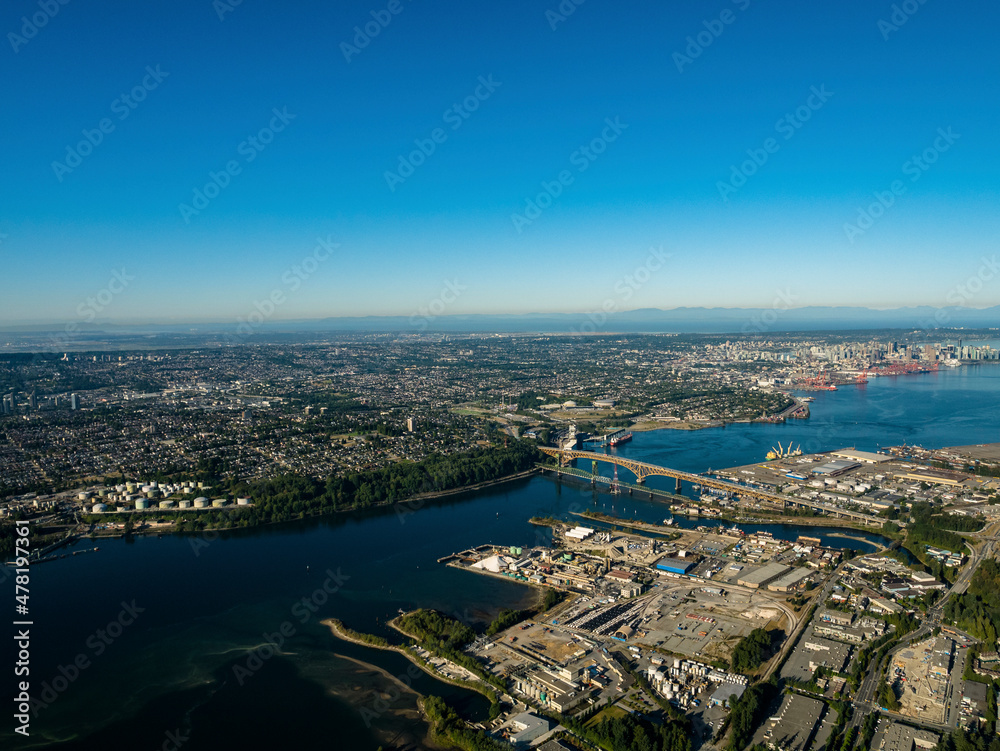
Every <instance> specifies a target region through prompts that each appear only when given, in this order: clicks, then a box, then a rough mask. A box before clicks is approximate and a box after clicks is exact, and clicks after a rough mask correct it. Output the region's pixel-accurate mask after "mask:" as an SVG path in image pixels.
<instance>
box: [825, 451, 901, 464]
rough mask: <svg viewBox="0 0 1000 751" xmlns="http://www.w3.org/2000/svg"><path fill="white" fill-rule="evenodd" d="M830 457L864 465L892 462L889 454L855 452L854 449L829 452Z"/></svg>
mask: <svg viewBox="0 0 1000 751" xmlns="http://www.w3.org/2000/svg"><path fill="white" fill-rule="evenodd" d="M830 456H836V457H837V458H838V459H849V460H851V461H853V462H864V463H865V464H882V463H883V462H891V461H892V457H891V456H890V455H889V454H873V453H871V452H870V451H855V450H854V449H841V450H840V451H831V452H830Z"/></svg>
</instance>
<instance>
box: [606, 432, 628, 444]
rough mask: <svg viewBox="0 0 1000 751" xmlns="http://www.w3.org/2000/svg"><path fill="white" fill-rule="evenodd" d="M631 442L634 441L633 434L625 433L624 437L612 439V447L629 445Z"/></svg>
mask: <svg viewBox="0 0 1000 751" xmlns="http://www.w3.org/2000/svg"><path fill="white" fill-rule="evenodd" d="M631 440H632V434H631V433H625V434H624V435H619V436H615V437H614V438H612V439H611V442H610V443H611V445H612V446H620V445H621V444H623V443H628V442H629V441H631Z"/></svg>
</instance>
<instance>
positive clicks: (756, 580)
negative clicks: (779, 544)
mask: <svg viewBox="0 0 1000 751" xmlns="http://www.w3.org/2000/svg"><path fill="white" fill-rule="evenodd" d="M789 571H791V569H790V568H789V567H788V566H782V565H781V564H780V563H769V564H767V565H766V566H762V567H761V568H759V569H757V570H755V571H751V572H749V573H746V574H744V575H743V576H741V577H740V578H739V579H737V580H736V583H737V584H739V585H740V586H741V587H750V588H751V589H758V588H760V587H761V586H763V585H765V584H767V583H768V582H770V581H771V580H773V579H777V578H778V577H779V576H783V575H785V574H786V573H788V572H789Z"/></svg>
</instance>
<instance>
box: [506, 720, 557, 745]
mask: <svg viewBox="0 0 1000 751" xmlns="http://www.w3.org/2000/svg"><path fill="white" fill-rule="evenodd" d="M510 725H511V729H512V730H513V731H514V732H513V733H511V734H510V742H511V743H512V744H514V747H515V748H524V747H526V746H529V745H531V742H532V741H536V740H538V739H539V738H541V737H542V736H543V735H545V734H546V733H547V732H549V730H551V729H552V722H551V721H549V720H548V719H546V718H544V717H539V716H538V715H535V714H532V713H531V712H521V714H519V715H517V716H516V717H514V718H512V719H511V721H510Z"/></svg>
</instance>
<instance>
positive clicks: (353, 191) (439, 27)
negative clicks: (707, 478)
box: [0, 0, 1000, 323]
mask: <svg viewBox="0 0 1000 751" xmlns="http://www.w3.org/2000/svg"><path fill="white" fill-rule="evenodd" d="M231 1H232V0H219V2H217V3H215V5H213V2H212V0H170V1H166V0H148V1H147V2H142V3H134V2H107V1H103V2H102V1H101V0H93V1H92V2H84V1H83V0H74V1H73V2H70V3H69V4H68V5H64V6H59V11H58V13H57V14H56V15H55V16H54V17H51V18H43V17H44V16H45V12H44V11H42V10H40V6H39V5H38V3H37V1H36V2H29V1H28V0H12V1H11V2H9V3H6V4H5V5H4V8H3V10H2V12H0V20H2V22H0V30H2V31H3V32H4V34H5V36H6V38H5V40H4V41H3V42H2V43H0V76H2V82H3V83H2V87H3V89H2V90H3V92H4V104H5V106H4V107H3V109H2V114H0V120H2V126H0V127H2V143H3V148H2V155H3V162H2V173H0V233H2V242H0V268H2V269H3V273H2V274H0V296H2V299H3V300H4V303H3V307H2V308H0V311H2V315H0V319H2V322H4V323H11V322H19V321H55V322H61V321H72V320H80V317H81V315H82V314H81V313H80V306H81V305H83V304H86V301H87V300H88V298H92V297H94V296H95V295H98V294H100V293H101V291H102V290H104V289H106V288H107V286H108V283H109V280H110V279H111V278H112V277H111V274H112V271H113V270H118V271H119V272H120V271H121V269H123V268H124V269H125V273H126V275H127V276H128V277H134V279H132V280H131V281H129V283H128V285H127V286H126V287H124V289H121V291H119V292H117V294H115V295H113V296H112V301H111V303H110V304H109V305H107V306H103V305H102V306H101V307H102V310H101V311H100V315H99V317H98V318H99V320H115V321H202V320H215V321H233V320H235V319H236V318H237V317H238V316H246V315H247V314H248V313H249V312H250V311H252V310H253V305H254V302H255V301H260V300H263V299H264V298H266V297H267V296H268V295H269V294H271V293H272V291H278V292H279V293H280V295H283V297H282V298H281V299H282V302H281V303H280V304H279V306H278V307H277V308H276V310H275V312H274V314H273V317H274V319H276V320H277V319H287V318H308V317H320V316H341V315H350V316H353V315H372V314H375V315H379V314H392V315H409V314H410V313H412V312H413V311H415V310H417V309H418V308H419V306H422V305H427V304H428V303H430V302H431V301H433V300H435V299H438V298H439V296H440V294H441V292H442V290H443V289H444V288H445V282H446V280H452V281H457V282H458V284H459V285H460V286H461V287H464V290H463V291H462V292H461V293H460V294H459V295H458V296H457V299H455V300H454V302H451V303H449V305H448V308H447V312H449V313H467V312H484V313H496V312H532V311H582V310H591V309H594V308H595V307H599V306H600V305H601V303H602V301H604V300H607V299H614V300H616V304H621V305H622V307H627V308H637V307H660V308H672V307H677V306H684V305H687V306H698V305H704V306H760V307H767V306H770V305H771V304H772V302H773V301H774V299H775V295H776V294H777V292H778V291H784V290H787V291H790V292H791V293H792V294H793V295H794V297H795V304H796V305H837V304H839V305H866V306H873V307H895V306H900V305H916V304H931V305H946V304H948V301H947V299H946V298H947V296H948V295H949V293H951V292H952V291H953V290H954V288H955V286H956V285H958V284H962V283H964V282H965V281H966V280H967V279H968V278H969V277H970V276H971V275H974V274H976V273H977V272H979V271H980V269H981V267H982V265H983V262H982V260H981V258H982V257H983V256H986V257H987V258H989V257H991V256H993V255H994V254H995V253H997V252H998V248H997V238H998V237H1000V212H998V211H997V199H998V190H997V185H998V180H997V176H998V174H1000V139H998V138H997V133H998V131H1000V127H998V126H1000V96H998V94H1000V58H998V56H997V54H996V43H995V42H996V37H995V31H996V29H997V27H998V25H1000V9H998V8H997V6H996V4H995V3H988V2H970V3H962V4H959V5H956V4H955V3H947V2H944V0H927V1H926V2H925V3H924V4H923V5H920V4H919V3H918V2H913V5H912V7H914V8H917V10H916V12H915V13H913V15H912V16H911V17H908V18H906V22H905V23H904V24H902V25H899V26H898V28H895V29H893V28H890V27H888V26H886V25H883V26H882V28H880V26H879V21H880V20H884V21H888V22H890V23H892V12H893V11H892V8H891V4H890V3H888V2H886V3H879V2H870V1H869V2H861V1H860V0H845V1H844V2H838V3H804V2H792V0H772V1H771V2H763V1H762V0H738V1H736V2H732V1H731V0H714V1H713V2H692V3H662V4H656V6H655V7H652V6H653V4H652V3H613V2H608V0H586V2H583V3H582V4H581V5H580V6H579V7H577V8H576V10H575V11H574V12H573V13H572V14H571V15H569V16H566V17H565V19H564V20H560V19H559V18H558V17H557V16H556V15H553V14H550V15H548V17H547V14H546V11H547V10H553V11H556V12H558V10H557V9H558V8H559V4H558V2H557V1H556V0H552V1H551V2H548V3H546V2H523V1H521V0H509V1H507V2H480V1H479V0H473V1H470V0H463V1H462V2H459V1H458V0H440V1H438V2H433V3H431V2H422V0H398V4H390V3H389V2H388V0H386V2H382V0H374V1H372V2H368V0H365V1H364V2H355V1H354V0H346V1H345V2H337V3H320V2H304V1H303V2H287V3H278V2H274V1H273V0H243V2H242V3H240V4H239V5H237V6H234V7H232V8H231V9H229V10H227V7H226V6H227V5H228V3H230V2H231ZM390 5H395V7H396V9H397V10H398V11H399V12H398V13H397V14H392V13H391V12H384V13H382V16H383V20H384V17H385V16H386V15H389V16H390V17H391V21H390V22H389V23H388V25H384V26H382V27H381V28H380V30H379V33H378V35H377V36H375V37H374V38H372V39H370V40H369V41H368V43H367V45H366V46H365V47H364V48H363V49H362V48H360V47H359V48H357V49H356V50H353V51H352V50H350V49H347V56H349V57H350V58H351V59H350V61H348V60H347V59H346V57H345V49H346V48H345V47H344V46H343V45H344V44H345V43H347V44H350V45H353V43H354V37H355V31H354V27H355V26H361V27H363V26H364V25H365V24H366V22H371V23H370V26H369V28H372V27H374V26H379V23H378V21H376V20H374V19H373V17H372V13H373V12H374V13H375V14H376V15H379V13H380V12H381V11H384V10H385V9H386V8H387V7H389V6H390ZM570 6H571V4H570V3H569V2H566V3H564V4H563V7H564V8H565V7H570ZM908 7H909V6H908ZM220 12H222V13H223V14H224V18H223V19H221V20H220V17H219V14H220ZM724 13H725V15H723V14H724ZM32 15H36V18H37V19H38V20H45V21H46V23H45V24H44V26H43V27H42V28H38V29H37V30H36V33H34V35H33V36H31V38H28V36H29V34H31V32H32V28H30V27H29V28H28V29H26V31H27V33H24V34H23V35H22V31H23V30H22V26H23V25H24V24H23V21H22V17H23V16H28V19H29V21H30V20H31V17H32ZM720 18H722V19H724V20H718V21H716V20H717V19H720ZM725 20H728V21H729V23H726V22H725ZM896 20H897V21H898V20H900V19H899V18H898V17H897V19H896ZM706 24H707V26H708V27H712V28H714V30H715V31H716V32H718V31H720V29H721V33H718V35H717V36H716V35H715V34H713V33H712V30H711V28H709V29H707V28H706ZM553 25H555V29H553V28H552V26H553ZM700 33H701V37H700V40H701V42H705V41H708V40H709V38H710V42H711V43H710V44H709V45H708V46H706V47H704V48H703V49H701V50H700V54H698V56H697V57H694V56H693V55H691V56H690V59H688V60H684V59H681V58H680V57H678V56H677V55H676V54H675V53H679V54H680V55H685V54H686V48H688V47H689V40H688V37H691V38H692V39H693V40H694V42H695V44H696V45H698V42H699V39H698V35H699V34H700ZM11 34H13V36H11ZM359 41H360V42H364V40H363V39H362V40H359ZM15 47H16V48H17V49H16V51H15V49H14V48H15ZM689 52H692V53H696V52H699V50H698V49H693V48H692V49H691V50H689ZM147 66H148V67H149V68H150V69H153V70H155V69H156V66H159V70H160V71H162V72H164V73H166V74H168V75H167V76H166V77H165V78H163V77H161V76H157V77H151V76H150V75H149V74H148V73H147ZM679 67H680V68H682V70H679V69H678V68H679ZM490 77H492V79H491V78H490ZM480 78H482V79H485V80H487V81H489V80H492V81H493V82H498V83H499V85H495V84H491V85H490V86H489V87H486V86H483V84H481V83H480ZM144 84H145V86H146V88H147V89H148V90H141V91H139V96H142V95H145V96H144V101H141V102H132V105H134V109H133V108H132V107H130V106H129V103H126V102H123V100H121V99H120V97H121V95H122V94H126V95H129V92H130V91H132V90H133V88H134V87H137V86H138V87H140V89H141V88H142V87H143V85H144ZM154 86H155V88H154ZM814 89H815V90H819V91H825V92H832V95H827V94H824V95H823V96H822V97H817V96H816V95H815V94H813V93H812V92H813V90H814ZM477 92H478V95H479V99H478V100H477V101H475V102H472V100H469V101H470V103H474V104H476V105H477V109H476V110H475V111H474V112H467V113H465V114H466V115H467V118H463V117H462V116H461V115H459V114H457V113H456V112H455V111H454V110H453V109H450V108H452V106H453V105H454V104H456V103H459V104H461V103H462V102H463V100H466V98H467V97H473V98H475V97H476V95H477ZM129 96H131V95H129ZM810 97H812V98H810ZM810 105H812V107H811V108H810ZM283 108H284V109H285V111H287V113H289V114H290V115H294V119H292V120H290V122H287V124H284V125H283V124H282V122H281V121H280V120H277V119H275V116H274V114H273V111H274V110H275V109H277V110H278V111H281V110H282V109H283ZM797 108H802V109H799V112H800V115H804V114H806V113H807V114H808V116H809V117H808V121H806V122H799V123H798V125H799V126H800V127H794V126H790V125H789V121H788V120H787V119H786V120H783V118H785V116H786V115H787V114H788V113H792V115H793V116H795V115H794V113H795V112H796V109H797ZM125 113H127V114H128V116H127V117H124V118H123V115H124V114H125ZM103 118H107V119H108V121H109V122H106V123H105V126H106V129H108V130H109V131H110V132H107V133H105V134H103V139H102V141H101V143H99V144H98V145H97V146H95V147H93V150H92V153H90V154H89V155H87V156H84V157H83V158H82V160H81V161H80V162H79V164H78V166H75V167H72V164H75V163H76V162H74V160H73V158H72V157H70V158H69V161H68V162H67V148H68V147H72V148H73V149H76V147H77V145H78V144H79V142H80V141H81V140H83V139H84V133H83V131H85V130H86V131H90V130H93V129H99V128H100V123H101V121H102V119H103ZM615 118H617V119H618V122H620V123H621V124H622V125H625V126H627V127H626V128H624V129H621V128H616V129H609V128H608V126H607V125H606V122H607V120H610V121H612V122H614V121H615ZM272 124H274V125H277V126H283V130H281V131H280V132H276V133H274V134H273V140H271V141H270V142H269V143H267V144H266V145H263V144H261V148H255V147H254V146H253V145H250V144H249V143H246V142H247V139H248V138H249V137H251V136H253V135H255V134H257V133H258V132H259V131H261V129H266V128H268V127H269V126H271V125H272ZM108 126H111V127H108ZM456 126H457V127H456ZM435 128H440V129H441V130H440V131H439V133H438V134H437V135H438V137H439V141H440V142H439V143H437V144H434V153H432V154H431V155H430V156H428V157H426V158H425V159H424V163H423V164H420V165H419V166H417V167H415V169H414V170H413V173H412V175H409V176H407V177H405V180H403V181H402V182H400V181H397V180H395V179H394V178H390V179H387V177H386V173H387V172H389V171H392V170H398V169H399V160H400V157H401V155H403V156H406V155H408V154H409V153H410V152H412V151H413V150H414V149H416V148H417V146H416V144H415V139H432V138H433V131H434V129H435ZM949 128H950V129H951V130H950V132H951V133H953V134H957V138H955V137H949V138H943V137H942V136H940V135H939V129H942V130H943V131H944V132H945V133H948V132H949V130H948V129H949ZM267 136H268V134H267V133H265V134H264V138H265V139H266V138H267ZM602 136H603V137H608V138H609V139H610V137H614V140H613V141H610V140H607V141H601V140H600V139H602ZM91 137H92V139H96V136H95V135H94V134H91ZM769 138H770V139H774V140H773V141H771V142H768V140H767V139H769ZM594 139H598V140H599V142H598V143H597V144H596V147H595V148H596V149H598V150H602V151H603V153H600V154H596V153H593V152H591V155H592V159H591V158H588V157H587V156H586V155H584V154H582V153H581V152H579V151H578V149H580V147H583V146H587V145H588V144H590V143H591V142H592V141H593V140H594ZM768 145H770V148H771V153H768V150H767V149H768ZM425 148H426V144H425ZM748 149H750V150H751V151H754V152H756V154H757V155H758V160H760V159H761V155H764V156H766V158H767V159H766V162H764V163H763V164H762V165H761V166H759V167H756V165H752V167H756V172H755V174H752V175H750V176H749V177H747V178H746V181H745V184H743V183H740V184H739V185H738V186H737V187H734V186H735V183H734V182H732V178H733V165H736V166H737V167H739V165H740V164H741V163H742V162H744V161H746V160H747V159H749V158H750V157H749V156H748V153H747V150H748ZM925 150H930V157H931V158H933V159H934V163H933V164H925V165H924V166H925V167H926V168H927V169H926V170H924V169H922V168H920V167H919V166H914V164H913V163H912V162H911V163H909V164H908V161H909V160H910V159H911V157H913V156H914V155H920V154H922V153H924V152H925ZM83 151H87V147H86V146H84V148H83ZM251 156H253V159H252V161H251V160H250V157H251ZM230 161H232V162H234V163H235V166H236V167H237V168H238V170H239V172H238V174H235V175H232V176H229V178H228V179H229V183H228V185H226V186H225V187H224V188H223V189H221V190H220V191H219V193H218V195H217V196H216V197H214V198H213V199H212V200H210V201H209V202H208V204H207V206H204V205H203V206H204V207H203V208H202V209H200V210H199V211H198V213H197V214H194V213H192V212H187V211H185V210H183V209H182V208H181V204H187V205H191V206H192V207H193V200H194V197H193V192H194V190H195V189H196V188H203V187H204V186H205V185H206V183H208V182H209V180H210V173H212V172H215V173H220V172H222V171H224V170H225V169H226V165H227V162H230ZM418 161H419V159H418ZM55 162H59V163H62V165H64V166H60V165H54V164H53V163H55ZM583 167H586V169H583ZM563 171H565V173H566V174H565V175H564V177H565V176H568V177H570V178H572V182H569V181H567V182H569V184H567V185H565V186H561V188H562V190H561V194H560V195H559V196H558V197H556V198H555V199H553V200H552V205H551V206H549V207H547V208H546V209H545V210H544V211H542V212H541V214H540V216H537V218H536V219H534V220H533V221H531V222H530V223H525V222H520V221H519V220H516V219H512V215H514V214H524V212H525V201H526V199H527V198H529V197H534V196H537V195H538V194H539V193H540V192H541V191H542V190H543V188H542V183H543V182H546V183H549V184H550V185H554V184H556V183H558V181H559V176H560V173H561V172H563ZM747 171H750V169H748V170H747ZM397 174H398V173H397ZM407 174H408V173H407ZM740 177H741V176H737V179H736V182H740V180H739V178H740ZM726 181H730V182H729V186H730V187H732V188H733V190H729V189H727V188H725V187H720V183H723V182H726ZM893 181H899V183H898V185H901V186H902V187H903V188H905V191H903V192H902V193H901V194H900V195H897V196H895V197H893V203H892V206H890V207H889V208H888V209H886V210H885V211H884V213H883V215H882V216H880V217H879V218H877V219H875V220H874V222H873V223H872V224H871V226H868V227H865V228H863V229H864V231H863V232H861V233H858V232H852V231H850V230H849V229H846V228H845V225H846V224H854V223H856V222H857V221H858V210H859V207H864V206H867V205H868V204H871V203H872V202H873V201H875V200H876V198H875V196H874V195H873V194H875V193H876V192H879V193H882V194H883V195H884V196H888V195H891V191H892V184H893ZM390 182H391V183H393V185H392V186H391V187H390V185H389V183H390ZM210 190H211V189H210ZM552 190H553V192H554V190H555V189H552ZM723 194H725V196H723ZM542 200H543V202H545V199H544V198H543V199H542ZM886 200H887V199H886ZM849 235H852V236H851V237H849ZM317 237H322V238H331V239H332V240H333V241H335V242H337V243H339V247H338V248H336V249H335V250H334V251H333V252H332V253H331V254H330V255H329V258H326V255H327V252H326V251H325V250H321V252H320V253H319V255H320V256H321V257H323V258H324V260H323V261H322V262H320V263H317V264H315V268H312V267H310V268H311V270H312V273H305V271H303V273H302V274H300V275H299V276H298V277H296V276H295V274H296V272H295V267H296V265H297V264H299V265H300V269H301V268H302V267H301V264H302V262H303V259H305V258H306V257H308V256H312V255H313V253H314V250H315V249H316V247H317V243H316V238H317ZM651 247H657V248H662V249H663V251H664V252H667V253H670V258H669V260H668V262H667V263H666V265H665V266H664V267H662V268H660V269H659V270H656V271H654V272H653V273H652V274H651V275H650V278H649V280H648V281H646V282H645V283H644V284H642V285H640V286H639V288H638V289H637V290H635V291H634V294H632V295H631V296H630V298H629V299H628V301H627V303H624V302H623V301H621V299H620V297H619V296H618V293H617V292H616V291H615V289H616V283H618V282H619V281H620V280H622V279H623V278H624V277H625V276H626V275H628V274H632V273H634V272H635V270H636V269H637V268H638V267H640V266H642V265H643V264H644V263H646V261H647V259H648V257H649V249H650V248H651ZM296 281H297V282H298V284H295V282H296ZM112 288H113V289H118V288H119V285H118V284H114V285H112ZM446 297H448V299H449V300H450V299H451V295H450V294H448V295H446ZM103 299H104V300H107V299H109V298H108V296H107V293H105V296H104V298H103ZM998 303H1000V278H998V279H996V280H991V281H988V282H986V283H985V284H983V285H982V289H981V290H980V291H979V292H978V293H977V294H976V295H975V296H974V297H973V298H970V299H969V301H968V304H969V305H972V306H975V307H984V306H987V305H994V304H998Z"/></svg>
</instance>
